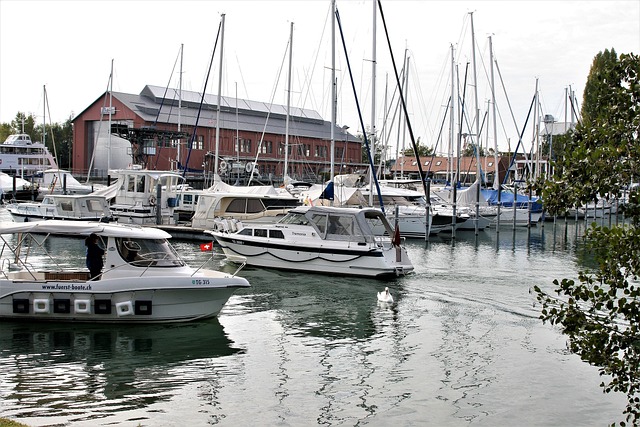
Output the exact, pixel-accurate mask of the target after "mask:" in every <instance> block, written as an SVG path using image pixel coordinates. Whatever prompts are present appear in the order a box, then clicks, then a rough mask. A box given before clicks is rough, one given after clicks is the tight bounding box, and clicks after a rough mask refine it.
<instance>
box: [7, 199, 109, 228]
mask: <svg viewBox="0 0 640 427" xmlns="http://www.w3.org/2000/svg"><path fill="white" fill-rule="evenodd" d="M6 208H7V211H9V213H10V214H11V216H12V217H13V219H14V221H16V222H28V221H42V220H47V219H67V220H74V221H110V220H112V217H111V211H110V210H109V202H108V201H107V199H106V198H105V197H104V196H100V195H93V194H88V195H69V196H65V195H62V194H52V195H49V196H45V197H44V199H42V201H41V202H12V203H8V204H7V205H6Z"/></svg>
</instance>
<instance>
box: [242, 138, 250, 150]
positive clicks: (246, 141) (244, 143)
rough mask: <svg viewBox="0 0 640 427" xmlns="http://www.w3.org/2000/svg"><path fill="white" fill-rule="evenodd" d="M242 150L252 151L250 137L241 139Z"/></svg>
mask: <svg viewBox="0 0 640 427" xmlns="http://www.w3.org/2000/svg"><path fill="white" fill-rule="evenodd" d="M240 152H241V153H251V140H250V139H244V138H243V139H241V140H240Z"/></svg>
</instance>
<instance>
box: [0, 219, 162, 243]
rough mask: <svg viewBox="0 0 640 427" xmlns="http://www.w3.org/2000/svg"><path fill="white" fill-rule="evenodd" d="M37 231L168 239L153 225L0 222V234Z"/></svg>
mask: <svg viewBox="0 0 640 427" xmlns="http://www.w3.org/2000/svg"><path fill="white" fill-rule="evenodd" d="M15 233H39V234H55V235H69V236H72V235H75V236H88V235H89V234H91V233H95V234H97V235H99V236H111V237H130V238H132V239H168V238H170V237H171V235H170V234H169V233H167V232H166V231H163V230H160V229H157V228H153V227H137V226H134V225H123V224H107V223H102V222H92V221H64V220H55V219H50V220H46V221H34V222H10V221H5V222H0V234H15Z"/></svg>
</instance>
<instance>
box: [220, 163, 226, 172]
mask: <svg viewBox="0 0 640 427" xmlns="http://www.w3.org/2000/svg"><path fill="white" fill-rule="evenodd" d="M220 170H221V171H222V172H224V171H226V170H227V162H226V161H224V160H221V161H220Z"/></svg>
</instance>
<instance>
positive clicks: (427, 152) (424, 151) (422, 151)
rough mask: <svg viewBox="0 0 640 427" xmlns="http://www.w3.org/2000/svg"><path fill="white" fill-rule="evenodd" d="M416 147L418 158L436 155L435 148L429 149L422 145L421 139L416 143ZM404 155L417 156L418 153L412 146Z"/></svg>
mask: <svg viewBox="0 0 640 427" xmlns="http://www.w3.org/2000/svg"><path fill="white" fill-rule="evenodd" d="M416 147H417V148H418V156H419V157H420V158H425V157H431V156H433V155H434V154H435V150H434V149H433V147H429V146H427V145H426V144H421V143H420V138H418V140H417V141H416ZM403 154H404V155H405V157H415V156H416V153H415V151H414V150H413V147H412V146H410V147H409V148H406V149H405V150H404V152H403Z"/></svg>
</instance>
